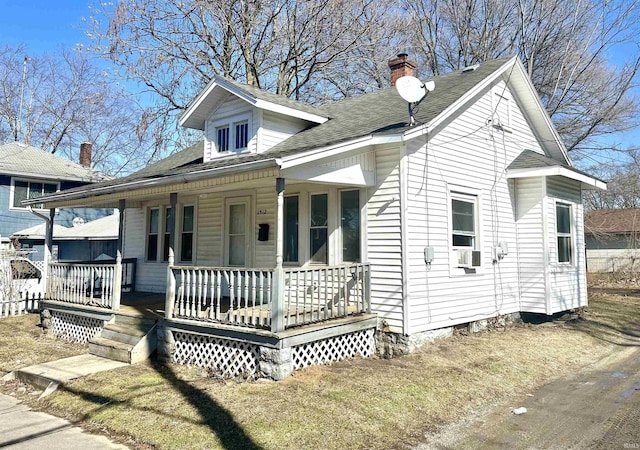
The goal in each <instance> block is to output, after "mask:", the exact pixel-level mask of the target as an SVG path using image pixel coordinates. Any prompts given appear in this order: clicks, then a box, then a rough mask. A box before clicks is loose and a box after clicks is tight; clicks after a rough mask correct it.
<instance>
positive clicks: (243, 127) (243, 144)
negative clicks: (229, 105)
mask: <svg viewBox="0 0 640 450" xmlns="http://www.w3.org/2000/svg"><path fill="white" fill-rule="evenodd" d="M235 135H236V136H235V138H236V139H235V140H236V147H235V149H236V151H238V150H243V149H245V148H247V143H248V142H249V139H248V138H249V123H248V122H240V123H236V124H235Z"/></svg>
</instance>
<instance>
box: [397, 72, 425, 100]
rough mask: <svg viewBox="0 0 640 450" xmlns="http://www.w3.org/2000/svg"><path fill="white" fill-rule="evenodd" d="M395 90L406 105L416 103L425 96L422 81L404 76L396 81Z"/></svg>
mask: <svg viewBox="0 0 640 450" xmlns="http://www.w3.org/2000/svg"><path fill="white" fill-rule="evenodd" d="M396 89H397V90H398V94H400V97H402V98H403V99H404V100H405V101H406V102H408V103H417V102H419V101H420V100H422V99H423V98H424V96H425V95H427V90H426V89H425V86H424V84H422V81H420V80H418V79H417V78H416V77H412V76H404V77H400V78H398V79H397V80H396Z"/></svg>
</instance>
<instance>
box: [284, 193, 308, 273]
mask: <svg viewBox="0 0 640 450" xmlns="http://www.w3.org/2000/svg"><path fill="white" fill-rule="evenodd" d="M291 197H297V199H298V242H296V245H297V247H298V249H297V253H298V260H297V261H286V260H285V255H286V252H285V245H286V240H283V243H282V264H283V265H285V266H291V267H299V266H300V260H301V259H303V258H301V257H302V253H303V251H302V250H303V248H304V247H303V245H301V241H302V235H301V233H300V230H301V229H303V228H302V225H303V223H302V216H301V215H300V211H301V210H302V195H300V193H298V192H296V193H292V194H285V195H284V198H285V203H286V199H287V198H291ZM283 206H284V205H283ZM284 211H285V214H286V208H284ZM282 221H283V225H282V226H283V230H284V227H285V226H286V220H285V217H283V218H282Z"/></svg>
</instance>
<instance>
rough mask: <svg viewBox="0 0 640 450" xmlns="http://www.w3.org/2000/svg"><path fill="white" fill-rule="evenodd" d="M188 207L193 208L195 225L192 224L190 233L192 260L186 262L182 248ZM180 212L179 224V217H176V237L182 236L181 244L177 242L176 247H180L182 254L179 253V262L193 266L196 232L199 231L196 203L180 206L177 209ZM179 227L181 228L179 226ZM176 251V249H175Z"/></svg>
mask: <svg viewBox="0 0 640 450" xmlns="http://www.w3.org/2000/svg"><path fill="white" fill-rule="evenodd" d="M188 207H192V208H193V220H192V221H193V224H192V230H191V231H190V232H189V233H191V259H190V260H186V259H183V253H182V252H183V250H184V247H183V246H182V236H183V235H184V233H185V231H184V210H185V208H188ZM177 209H178V210H179V213H180V216H179V217H180V221H179V222H178V217H176V236H180V242H179V243H178V241H177V240H176V247H179V249H180V252H179V253H177V254H178V255H180V258H179V261H180V262H181V263H186V264H193V263H194V262H195V259H196V248H197V247H196V230H197V217H198V214H197V211H198V208H196V205H195V202H188V203H183V204H180V205H179V208H177ZM178 225H179V226H178ZM174 250H175V249H174Z"/></svg>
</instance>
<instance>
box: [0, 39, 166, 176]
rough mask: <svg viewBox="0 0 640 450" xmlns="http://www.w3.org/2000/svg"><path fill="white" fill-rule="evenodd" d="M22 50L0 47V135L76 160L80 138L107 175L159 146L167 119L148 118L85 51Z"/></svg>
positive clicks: (133, 165)
mask: <svg viewBox="0 0 640 450" xmlns="http://www.w3.org/2000/svg"><path fill="white" fill-rule="evenodd" d="M26 54H27V52H26V50H25V48H24V47H17V48H10V47H4V48H0V142H2V143H6V142H13V141H22V142H25V143H27V144H30V145H33V146H35V147H39V148H42V149H43V150H46V151H49V152H51V153H56V154H61V155H63V156H66V157H68V158H70V159H72V160H75V161H77V160H78V153H79V147H80V143H81V142H83V141H87V140H88V141H91V142H92V143H93V159H92V165H93V166H94V167H95V168H98V169H100V170H102V171H104V172H106V173H110V174H114V175H115V174H122V173H127V172H131V171H132V170H135V169H137V168H139V167H141V166H144V165H145V164H147V163H148V161H149V160H150V159H152V158H153V157H154V155H156V154H160V153H161V152H162V150H164V148H165V147H166V145H167V142H166V140H167V136H171V134H170V133H169V132H168V130H167V128H166V126H167V124H165V123H163V122H162V121H159V120H148V116H149V114H150V113H149V112H148V111H145V108H142V107H141V106H140V105H138V104H137V103H136V102H135V100H134V99H133V98H132V97H131V96H129V95H128V94H127V93H125V91H124V90H123V89H122V88H121V87H118V86H116V85H114V84H113V83H112V82H111V81H110V80H109V79H108V77H107V75H106V74H105V72H104V70H101V69H99V68H98V67H97V66H96V65H95V64H93V63H92V62H91V60H90V59H89V58H87V57H86V56H85V55H83V54H81V53H79V52H75V51H66V50H59V51H58V52H56V53H54V54H44V55H40V56H35V55H33V56H30V57H28V58H27V57H26V56H25V55H26ZM145 119H147V120H145ZM174 127H175V125H174ZM158 136H161V138H160V139H159V138H158Z"/></svg>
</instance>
